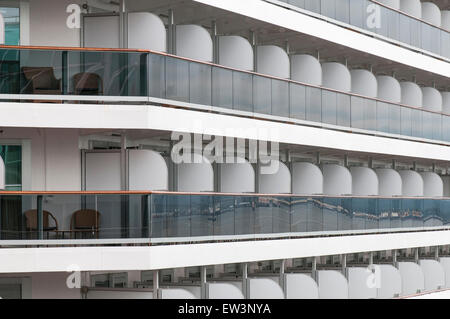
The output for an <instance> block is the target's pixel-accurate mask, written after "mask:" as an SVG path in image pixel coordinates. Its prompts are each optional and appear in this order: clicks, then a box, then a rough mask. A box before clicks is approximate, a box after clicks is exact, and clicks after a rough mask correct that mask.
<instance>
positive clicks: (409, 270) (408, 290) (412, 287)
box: [398, 262, 425, 296]
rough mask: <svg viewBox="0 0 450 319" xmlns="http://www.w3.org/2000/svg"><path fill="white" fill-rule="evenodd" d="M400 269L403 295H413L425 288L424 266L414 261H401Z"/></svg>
mask: <svg viewBox="0 0 450 319" xmlns="http://www.w3.org/2000/svg"><path fill="white" fill-rule="evenodd" d="M398 270H399V272H400V276H401V277H402V294H401V295H402V296H407V295H413V294H416V293H418V292H422V291H424V289H425V279H424V276H423V272H422V268H421V267H420V266H419V265H418V264H416V263H414V262H399V263H398Z"/></svg>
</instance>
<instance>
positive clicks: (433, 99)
mask: <svg viewBox="0 0 450 319" xmlns="http://www.w3.org/2000/svg"><path fill="white" fill-rule="evenodd" d="M422 97H423V102H422V105H423V108H424V109H427V110H430V111H436V112H442V94H441V92H439V91H438V90H436V89H435V88H432V87H424V88H422Z"/></svg>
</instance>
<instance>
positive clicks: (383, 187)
mask: <svg viewBox="0 0 450 319" xmlns="http://www.w3.org/2000/svg"><path fill="white" fill-rule="evenodd" d="M376 173H377V176H378V194H379V195H380V196H401V195H402V193H403V192H402V177H401V176H400V174H399V173H398V172H397V171H396V170H393V169H391V168H379V169H377V170H376Z"/></svg>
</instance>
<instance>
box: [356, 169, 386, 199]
mask: <svg viewBox="0 0 450 319" xmlns="http://www.w3.org/2000/svg"><path fill="white" fill-rule="evenodd" d="M350 173H351V174H352V194H353V195H356V196H372V195H374V196H375V195H378V188H379V185H378V176H377V174H376V173H375V171H374V170H373V169H371V168H368V167H352V168H350Z"/></svg>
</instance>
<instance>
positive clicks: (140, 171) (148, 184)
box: [128, 150, 169, 191]
mask: <svg viewBox="0 0 450 319" xmlns="http://www.w3.org/2000/svg"><path fill="white" fill-rule="evenodd" d="M128 154H129V157H128V163H129V164H128V174H129V189H130V190H131V191H144V190H147V191H151V190H168V189H169V184H168V183H169V170H168V168H167V164H166V161H165V160H164V158H163V157H162V156H161V155H160V154H159V153H158V152H155V151H151V150H130V151H129V153H128Z"/></svg>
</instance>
